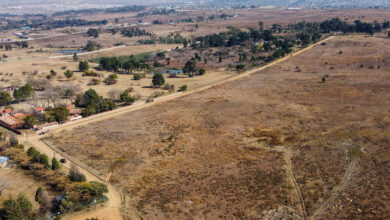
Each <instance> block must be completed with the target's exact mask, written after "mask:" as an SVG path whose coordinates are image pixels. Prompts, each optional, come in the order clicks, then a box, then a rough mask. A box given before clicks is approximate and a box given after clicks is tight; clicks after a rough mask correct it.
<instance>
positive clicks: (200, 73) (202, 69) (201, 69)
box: [198, 68, 206, 75]
mask: <svg viewBox="0 0 390 220" xmlns="http://www.w3.org/2000/svg"><path fill="white" fill-rule="evenodd" d="M205 73H206V70H205V69H204V68H200V69H199V72H198V74H199V75H204V74H205Z"/></svg>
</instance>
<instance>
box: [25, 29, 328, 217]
mask: <svg viewBox="0 0 390 220" xmlns="http://www.w3.org/2000/svg"><path fill="white" fill-rule="evenodd" d="M331 38H333V37H329V38H327V39H324V40H322V41H320V42H317V43H316V44H313V45H310V46H308V47H306V48H304V49H302V50H300V51H297V52H295V53H293V54H291V55H288V56H286V57H284V58H281V59H279V60H277V61H274V62H271V63H269V64H267V65H265V66H262V67H259V68H255V69H252V70H249V71H247V72H245V73H242V74H240V75H237V76H234V77H231V78H229V79H226V80H222V81H220V82H217V83H213V84H210V85H207V86H204V87H201V88H197V89H194V90H192V91H188V92H179V93H174V94H171V95H167V96H163V97H160V98H157V99H155V100H154V102H150V103H145V102H138V103H135V104H134V105H131V106H128V107H123V108H119V109H116V110H113V111H109V112H104V113H100V114H96V115H93V116H90V117H88V118H84V119H80V120H77V121H73V122H68V123H66V124H62V125H60V126H58V127H56V128H53V129H52V130H53V132H56V133H57V132H60V131H62V130H65V129H72V128H75V127H78V126H83V125H87V124H89V123H94V122H98V121H102V120H106V119H110V118H114V117H117V116H120V115H121V114H124V113H128V112H132V111H136V110H140V109H143V108H147V107H150V106H153V105H157V104H160V103H163V102H166V101H169V100H173V99H177V98H180V97H183V96H187V95H190V94H194V93H198V92H201V91H204V90H207V89H210V88H213V87H215V86H219V85H222V84H225V83H228V82H231V81H234V80H238V79H242V78H244V77H247V76H250V75H251V74H253V73H255V72H259V71H262V70H265V69H267V68H269V67H271V66H274V65H276V64H278V63H280V62H283V61H285V60H287V59H290V58H291V57H294V56H297V55H299V54H301V53H303V52H305V51H307V50H309V49H311V48H313V47H314V46H316V45H319V44H321V43H323V42H325V41H328V40H330V39H331ZM40 138H41V136H39V135H37V134H34V135H32V136H29V137H23V136H21V137H20V142H22V143H23V142H28V143H30V144H31V145H32V146H34V147H36V148H37V149H38V150H39V151H40V152H42V153H45V154H47V155H48V156H49V157H53V156H56V157H58V158H59V157H61V158H62V157H64V156H63V155H61V153H60V152H58V151H57V152H56V151H55V150H54V149H53V148H51V147H50V146H48V145H47V144H45V143H44V142H42V141H41V140H40ZM27 139H28V140H27ZM64 158H66V157H64ZM66 159H68V161H69V158H66ZM71 163H74V164H75V165H77V166H79V167H80V164H77V163H76V162H73V161H69V162H67V164H65V167H66V168H69V167H70V165H71ZM80 171H81V172H82V173H83V174H85V175H86V177H87V179H88V180H89V181H90V180H98V181H102V180H101V179H100V178H99V177H98V176H96V175H94V174H93V173H92V172H89V171H88V170H86V169H83V168H82V167H80ZM102 182H105V181H102ZM107 185H108V187H109V191H110V192H109V193H108V194H107V197H108V198H109V201H108V203H107V204H106V206H105V207H103V208H100V209H98V210H93V211H91V212H89V213H75V214H74V215H73V216H67V217H66V218H65V219H72V220H81V219H83V220H84V219H86V218H91V217H99V219H113V220H119V219H123V218H122V216H121V215H120V207H121V197H120V194H119V193H118V192H117V191H116V190H115V189H114V187H113V186H112V185H110V184H108V183H107Z"/></svg>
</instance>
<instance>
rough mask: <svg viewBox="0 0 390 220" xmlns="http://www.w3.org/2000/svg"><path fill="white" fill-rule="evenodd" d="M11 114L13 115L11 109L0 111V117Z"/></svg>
mask: <svg viewBox="0 0 390 220" xmlns="http://www.w3.org/2000/svg"><path fill="white" fill-rule="evenodd" d="M11 114H12V111H11V109H9V108H6V109H1V110H0V116H5V115H11Z"/></svg>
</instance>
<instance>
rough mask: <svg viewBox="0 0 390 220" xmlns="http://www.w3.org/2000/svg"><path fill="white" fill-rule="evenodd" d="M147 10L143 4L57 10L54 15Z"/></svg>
mask: <svg viewBox="0 0 390 220" xmlns="http://www.w3.org/2000/svg"><path fill="white" fill-rule="evenodd" d="M143 10H145V6H141V5H129V6H123V7H114V8H104V9H97V8H88V9H80V10H68V11H59V12H55V13H54V14H53V15H52V16H53V17H57V16H64V15H80V14H96V13H120V12H138V11H143Z"/></svg>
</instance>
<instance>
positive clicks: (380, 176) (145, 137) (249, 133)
mask: <svg viewBox="0 0 390 220" xmlns="http://www.w3.org/2000/svg"><path fill="white" fill-rule="evenodd" d="M340 51H341V52H340ZM388 51H390V47H389V39H385V38H379V37H364V36H345V37H337V38H335V39H332V40H331V41H329V42H327V44H326V45H322V46H316V47H315V48H313V49H311V50H310V51H308V52H306V53H303V54H301V55H299V56H297V57H294V58H291V59H290V60H288V61H285V62H283V63H281V64H278V65H276V66H273V67H271V68H269V69H267V70H266V71H263V72H259V73H257V74H254V75H252V76H250V77H248V78H245V79H241V80H238V81H235V82H231V83H228V84H225V85H222V86H217V87H214V88H212V89H209V90H206V91H203V92H200V93H198V94H192V95H189V96H186V97H183V98H180V99H177V100H174V101H169V102H166V103H164V104H159V105H157V106H153V107H151V108H148V109H144V110H141V111H135V112H132V113H128V114H125V115H123V116H122V117H118V118H113V119H110V120H107V121H104V122H98V123H94V124H90V125H89V126H85V127H79V128H77V129H74V130H72V131H67V132H61V133H60V134H54V137H52V138H51V142H52V143H54V144H55V145H56V146H57V147H59V148H60V149H63V150H65V151H66V152H67V153H69V154H71V155H73V156H74V157H77V158H78V159H80V160H82V161H85V162H86V163H87V164H89V165H90V166H91V167H93V168H95V169H97V170H98V171H100V172H101V173H105V174H112V176H111V182H112V183H113V184H114V185H115V186H116V187H118V188H119V189H120V190H121V191H122V192H123V194H124V198H125V200H124V206H125V209H124V212H123V214H124V215H125V216H126V212H130V211H132V210H134V208H135V209H136V210H137V211H138V213H139V215H140V216H142V217H144V218H145V219H161V218H176V219H186V218H188V216H191V218H194V219H204V218H207V219H211V218H224V219H232V218H241V219H252V218H258V217H263V218H266V219H268V218H272V217H281V216H282V217H281V218H300V217H302V216H308V217H309V218H313V219H356V218H362V219H373V218H376V219H386V218H389V217H390V212H389V210H390V207H389V204H390V203H389V202H390V197H389V195H390V187H389V185H388V182H389V180H390V175H389V169H390V167H389V160H390V156H389V155H390V152H389V149H388V143H389V142H390V126H389V125H390V117H389V115H390V109H389V105H390V84H389V82H390V81H389V79H390V78H389V77H390V76H389V71H390V54H389V52H388ZM326 75H327V77H325V80H326V81H325V82H322V78H323V77H324V76H326Z"/></svg>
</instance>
